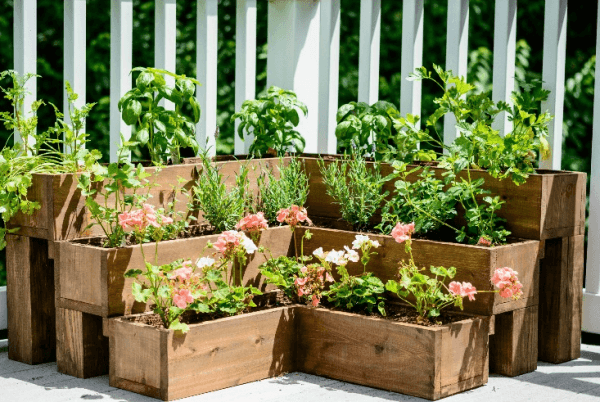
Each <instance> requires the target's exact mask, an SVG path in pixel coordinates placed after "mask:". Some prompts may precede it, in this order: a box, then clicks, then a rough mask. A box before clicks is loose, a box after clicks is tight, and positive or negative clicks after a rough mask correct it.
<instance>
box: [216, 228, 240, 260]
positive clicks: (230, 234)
mask: <svg viewBox="0 0 600 402" xmlns="http://www.w3.org/2000/svg"><path fill="white" fill-rule="evenodd" d="M239 245H240V238H239V236H238V232H236V231H235V230H227V231H225V232H223V233H221V235H220V236H219V238H218V239H217V242H216V243H215V244H214V247H215V248H216V249H217V250H218V251H220V252H221V253H223V254H225V253H226V252H228V251H231V250H233V249H234V248H235V247H237V246H239Z"/></svg>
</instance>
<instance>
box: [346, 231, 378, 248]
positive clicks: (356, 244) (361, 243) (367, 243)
mask: <svg viewBox="0 0 600 402" xmlns="http://www.w3.org/2000/svg"><path fill="white" fill-rule="evenodd" d="M379 246H380V244H379V242H378V241H377V240H371V239H369V236H365V235H360V234H358V235H356V237H355V240H354V241H353V242H352V248H353V249H355V250H360V249H362V248H364V247H369V248H371V247H373V248H378V247H379Z"/></svg>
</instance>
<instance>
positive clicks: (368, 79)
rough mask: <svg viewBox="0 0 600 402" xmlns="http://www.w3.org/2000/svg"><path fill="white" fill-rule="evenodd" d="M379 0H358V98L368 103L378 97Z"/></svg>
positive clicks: (371, 102) (373, 101) (375, 100)
mask: <svg viewBox="0 0 600 402" xmlns="http://www.w3.org/2000/svg"><path fill="white" fill-rule="evenodd" d="M380 42H381V0H361V1H360V39H359V47H358V100H359V102H366V103H368V104H369V105H371V104H373V103H375V102H377V100H378V99H379V56H380V54H379V47H380Z"/></svg>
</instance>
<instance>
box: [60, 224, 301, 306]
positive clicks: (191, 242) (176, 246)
mask: <svg viewBox="0 0 600 402" xmlns="http://www.w3.org/2000/svg"><path fill="white" fill-rule="evenodd" d="M218 237H219V235H208V236H199V237H193V238H189V239H179V240H171V241H163V242H161V243H159V245H158V264H167V263H169V262H172V261H174V260H176V259H179V258H189V259H192V260H193V261H195V259H196V258H198V257H200V255H201V253H202V250H203V249H204V247H205V246H206V244H207V243H208V242H209V241H210V242H212V243H215V242H216V241H217V238H218ZM291 239H292V232H291V231H290V228H289V227H274V228H270V229H267V230H265V231H263V232H262V234H261V237H260V243H259V245H264V246H265V247H267V248H268V249H269V250H271V252H272V253H273V255H274V256H280V255H288V254H289V253H290V247H292V246H293V243H292V241H291ZM143 247H144V252H145V253H146V256H148V258H151V256H153V255H154V251H155V243H147V244H144V245H143ZM214 252H216V251H215V250H214V249H212V251H211V249H207V253H214ZM291 252H292V253H293V250H292V251H291ZM56 260H57V262H58V263H57V269H56V278H55V283H56V292H57V307H60V308H66V309H71V310H77V311H81V312H84V313H88V314H92V315H97V316H101V317H111V316H115V315H123V314H130V313H132V312H143V311H144V309H145V305H143V304H141V303H137V302H135V300H134V298H133V295H132V294H131V284H132V282H133V279H131V278H124V277H123V274H124V273H125V272H126V271H127V270H129V269H142V268H143V267H144V259H143V256H142V252H141V248H140V245H135V246H128V247H123V248H102V247H97V246H90V245H88V244H86V239H81V240H75V241H63V242H59V243H57V258H56ZM264 261H265V258H264V256H263V255H262V254H261V253H258V252H256V253H255V254H254V255H253V256H251V257H249V263H248V266H247V267H246V268H245V270H244V283H245V284H246V285H250V284H251V285H253V286H255V287H257V288H259V289H261V290H265V289H267V285H266V284H264V283H263V279H262V277H261V275H260V272H259V270H258V267H259V266H260V264H262V263H263V262H264Z"/></svg>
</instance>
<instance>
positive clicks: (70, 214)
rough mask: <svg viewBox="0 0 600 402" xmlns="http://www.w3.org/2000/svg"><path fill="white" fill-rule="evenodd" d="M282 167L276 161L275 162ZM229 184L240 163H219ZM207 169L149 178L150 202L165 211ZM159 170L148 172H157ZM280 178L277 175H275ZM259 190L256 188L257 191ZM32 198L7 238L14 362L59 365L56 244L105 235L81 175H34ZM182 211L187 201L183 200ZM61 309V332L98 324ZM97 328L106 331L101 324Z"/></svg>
mask: <svg viewBox="0 0 600 402" xmlns="http://www.w3.org/2000/svg"><path fill="white" fill-rule="evenodd" d="M275 162H276V160H275ZM216 163H217V164H219V165H222V173H223V174H224V176H226V177H227V178H228V181H227V182H228V184H231V185H233V184H234V183H235V173H237V171H238V170H237V169H239V163H238V162H216ZM247 163H249V166H250V168H251V170H250V173H249V178H250V181H251V183H255V182H256V177H257V176H258V175H259V174H260V173H261V172H262V169H263V166H262V164H261V162H260V161H248V162H247ZM199 169H200V170H201V165H199V164H197V163H196V164H186V165H175V166H167V167H164V168H162V170H161V171H160V172H159V173H158V174H154V175H153V176H151V177H150V178H149V180H150V181H151V182H152V183H155V184H156V186H153V187H152V188H151V190H150V194H151V195H152V197H151V198H150V199H149V201H148V202H149V203H151V204H153V205H155V206H157V207H163V206H166V204H167V203H168V202H169V201H171V200H172V199H173V195H174V194H173V188H172V187H173V186H174V185H177V183H178V178H183V179H184V180H185V183H184V184H183V187H184V188H186V189H188V190H189V189H190V188H191V187H192V186H193V184H194V181H195V178H196V177H197V175H198V170H199ZM155 170H156V169H155V168H147V169H146V171H147V172H149V173H153V172H154V171H155ZM275 173H277V171H276V170H275ZM252 189H253V190H256V185H254V186H253V188H252ZM28 198H29V199H30V200H31V201H37V202H39V203H40V205H41V208H40V209H39V210H37V211H36V212H35V213H34V214H33V215H31V216H28V215H24V214H20V215H17V216H15V217H14V218H13V219H11V221H10V222H9V226H10V227H11V228H19V231H18V232H17V233H15V234H12V235H7V237H6V239H7V243H8V244H7V303H8V312H9V317H8V329H9V331H8V333H9V345H10V346H9V358H10V359H12V360H17V361H20V362H23V363H28V364H38V363H44V362H49V361H54V360H55V356H56V332H57V331H56V329H55V327H56V326H55V321H56V310H55V291H54V269H55V268H54V260H55V257H54V254H55V242H58V241H63V240H69V239H78V238H82V237H89V236H98V235H101V234H102V233H101V231H100V229H99V227H97V226H96V227H94V228H92V229H89V230H86V227H87V226H88V224H89V223H90V222H91V220H90V215H89V212H88V211H87V210H86V208H85V198H84V197H82V196H81V192H80V191H79V190H78V189H77V177H76V175H75V174H56V175H50V174H34V175H33V184H32V186H31V187H30V189H29V192H28ZM178 200H179V201H181V202H182V203H181V204H179V205H181V206H182V207H181V209H182V210H183V209H185V207H184V205H185V202H187V199H186V198H185V197H184V196H181V195H180V196H179V198H178ZM61 309H62V308H61V307H58V311H59V313H58V314H59V318H60V319H62V320H63V321H62V322H61V323H60V324H59V325H60V327H59V330H58V332H59V333H60V332H61V331H62V330H63V324H65V322H64V321H65V320H66V321H67V324H69V325H71V326H76V327H81V326H82V325H84V324H83V323H89V322H90V321H93V318H90V317H87V316H85V315H84V314H85V313H83V312H81V311H77V312H75V311H70V312H65V311H62V310H61ZM95 325H96V326H101V323H100V324H99V325H98V324H97V323H96V324H95Z"/></svg>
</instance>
